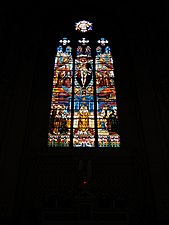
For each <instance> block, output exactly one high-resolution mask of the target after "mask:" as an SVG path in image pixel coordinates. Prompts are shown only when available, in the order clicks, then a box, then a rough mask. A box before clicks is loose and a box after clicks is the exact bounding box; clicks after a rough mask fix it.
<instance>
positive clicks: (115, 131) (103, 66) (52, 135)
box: [48, 20, 120, 147]
mask: <svg viewBox="0 0 169 225" xmlns="http://www.w3.org/2000/svg"><path fill="white" fill-rule="evenodd" d="M92 26H93V24H92V23H90V22H88V21H85V20H83V21H80V22H77V23H76V24H75V30H76V32H79V33H80V34H81V35H80V39H77V40H74V42H75V43H72V44H71V41H70V40H69V39H68V38H66V37H64V38H63V39H62V40H60V41H59V43H58V46H57V49H56V55H55V64H54V76H53V90H52V100H51V110H50V122H49V133H48V146H49V147H120V136H119V124H118V115H117V102H116V88H115V82H114V67H113V57H112V53H111V48H110V47H109V41H108V40H106V39H105V38H102V37H101V38H100V39H99V40H89V39H88V38H87V35H86V34H87V33H89V32H92ZM90 41H91V43H92V44H90ZM94 41H95V43H94V44H93V42H94Z"/></svg>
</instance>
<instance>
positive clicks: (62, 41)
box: [59, 38, 70, 45]
mask: <svg viewBox="0 0 169 225" xmlns="http://www.w3.org/2000/svg"><path fill="white" fill-rule="evenodd" d="M59 42H60V43H62V44H63V45H67V44H68V43H70V40H68V39H67V38H63V40H60V41H59Z"/></svg>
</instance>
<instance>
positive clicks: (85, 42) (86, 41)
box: [78, 38, 89, 45]
mask: <svg viewBox="0 0 169 225" xmlns="http://www.w3.org/2000/svg"><path fill="white" fill-rule="evenodd" d="M78 42H79V43H82V45H85V44H87V43H89V40H86V38H82V40H78Z"/></svg>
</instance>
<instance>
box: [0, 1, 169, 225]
mask: <svg viewBox="0 0 169 225" xmlns="http://www.w3.org/2000/svg"><path fill="white" fill-rule="evenodd" d="M0 11H1V12H0V17H1V20H0V25H1V26H0V31H1V35H0V40H1V41H0V45H1V51H0V56H1V73H0V94H1V95H0V107H1V110H0V115H1V116H0V128H1V129H0V132H1V135H0V139H1V141H0V146H1V147H0V155H1V156H0V225H36V224H37V225H54V224H58V225H69V224H74V225H81V224H82V225H83V224H92V225H110V224H111V225H112V224H114V225H117V224H118V225H169V116H168V115H169V71H168V64H169V63H168V59H169V57H168V56H169V55H168V54H169V18H168V15H169V3H168V2H167V1H160V2H157V3H155V2H153V3H151V4H150V5H148V3H147V4H146V3H143V2H141V1H140V2H137V1H136V2H134V3H131V2H130V3H129V2H128V3H125V2H123V3H122V1H121V2H120V1H112V3H111V4H110V3H109V2H104V1H103V2H95V3H94V2H92V1H85V2H82V1H72V2H63V1H61V2H57V1H56V2H53V3H52V2H41V3H40V4H39V5H38V4H35V2H31V1H30V2H28V1H25V2H20V3H17V2H12V3H10V4H9V2H6V3H4V4H3V5H2V7H1V8H0ZM80 20H88V21H92V22H93V34H91V37H92V39H93V43H94V41H95V40H96V39H95V37H97V36H99V37H105V38H108V39H109V41H110V42H111V48H112V55H113V58H114V70H115V82H116V90H117V106H118V116H119V126H120V136H121V146H120V147H119V148H108V149H107V148H90V147H88V148H87V147H86V148H85V147H84V148H73V147H70V148H62V147H60V148H55V147H53V148H49V147H48V145H47V139H48V125H49V114H50V103H51V95H52V79H53V65H54V57H55V50H56V46H57V45H58V43H57V40H58V38H60V37H65V36H68V37H69V38H70V39H71V38H72V40H73V38H74V24H75V22H77V21H80Z"/></svg>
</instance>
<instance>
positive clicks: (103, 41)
mask: <svg viewBox="0 0 169 225" xmlns="http://www.w3.org/2000/svg"><path fill="white" fill-rule="evenodd" d="M97 43H99V44H101V45H102V46H104V45H105V44H107V43H109V42H108V40H105V39H104V38H101V39H100V40H98V41H97Z"/></svg>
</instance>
